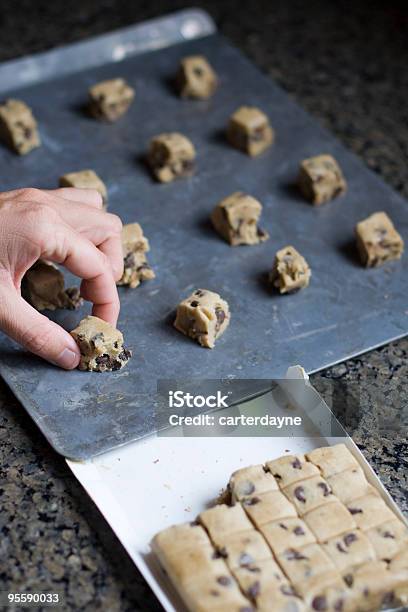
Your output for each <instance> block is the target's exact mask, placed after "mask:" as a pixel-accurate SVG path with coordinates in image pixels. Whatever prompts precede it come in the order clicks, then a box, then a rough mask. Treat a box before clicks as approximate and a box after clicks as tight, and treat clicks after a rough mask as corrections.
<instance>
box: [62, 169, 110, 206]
mask: <svg viewBox="0 0 408 612" xmlns="http://www.w3.org/2000/svg"><path fill="white" fill-rule="evenodd" d="M59 186H60V187H76V188H77V189H96V191H99V193H100V194H101V196H102V200H103V204H104V208H105V209H106V207H107V202H108V192H107V189H106V185H105V183H104V182H103V181H102V180H101V179H100V178H99V176H98V175H97V174H96V172H95V171H94V170H79V171H78V172H68V174H64V175H63V176H61V177H60V179H59Z"/></svg>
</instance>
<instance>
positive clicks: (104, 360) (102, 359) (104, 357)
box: [95, 353, 112, 365]
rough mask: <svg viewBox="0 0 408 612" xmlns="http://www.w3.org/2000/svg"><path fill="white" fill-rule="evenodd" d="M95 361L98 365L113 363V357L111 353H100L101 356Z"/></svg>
mask: <svg viewBox="0 0 408 612" xmlns="http://www.w3.org/2000/svg"><path fill="white" fill-rule="evenodd" d="M95 362H96V363H97V364H98V365H111V363H112V359H111V358H110V357H109V355H107V354H106V353H104V354H103V355H99V357H97V358H96V359H95Z"/></svg>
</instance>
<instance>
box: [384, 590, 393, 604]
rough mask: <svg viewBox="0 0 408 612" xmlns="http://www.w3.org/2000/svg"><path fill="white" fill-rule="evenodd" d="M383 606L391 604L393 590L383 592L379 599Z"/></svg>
mask: <svg viewBox="0 0 408 612" xmlns="http://www.w3.org/2000/svg"><path fill="white" fill-rule="evenodd" d="M381 603H382V605H383V606H391V605H393V603H394V592H393V591H389V592H388V593H385V595H384V597H383V598H382V601H381Z"/></svg>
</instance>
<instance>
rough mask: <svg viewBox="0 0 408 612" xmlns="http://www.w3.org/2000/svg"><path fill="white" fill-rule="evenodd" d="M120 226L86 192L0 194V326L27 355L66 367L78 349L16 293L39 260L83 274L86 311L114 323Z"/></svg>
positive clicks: (91, 193)
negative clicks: (87, 308)
mask: <svg viewBox="0 0 408 612" xmlns="http://www.w3.org/2000/svg"><path fill="white" fill-rule="evenodd" d="M121 230H122V223H121V221H120V219H119V217H117V216H116V215H112V214H110V213H106V212H103V211H102V198H101V196H100V194H99V193H98V192H97V191H95V190H93V189H71V188H64V189H56V190H53V191H43V190H39V189H31V188H29V189H18V190H15V191H9V192H4V193H0V329H1V330H3V331H4V332H5V333H6V334H7V335H9V336H10V337H11V338H13V339H14V340H16V341H17V342H18V343H19V344H21V345H22V346H24V347H25V348H27V349H28V350H29V351H31V352H32V353H35V354H36V355H39V356H40V357H43V358H44V359H47V360H48V361H50V362H51V363H54V364H56V365H58V366H60V367H62V368H65V369H67V370H70V369H73V368H75V367H76V366H77V365H78V363H79V349H78V346H77V344H76V343H75V341H74V340H73V338H72V337H71V336H70V334H69V333H68V332H66V331H65V330H64V329H62V327H60V326H59V325H57V324H56V323H53V322H52V321H50V320H49V319H48V318H47V317H45V316H44V315H42V314H40V313H39V312H37V311H36V310H35V309H34V308H32V307H31V306H30V305H29V304H28V303H27V302H26V301H25V300H23V298H22V297H21V280H22V278H23V276H24V274H25V273H26V271H27V270H28V269H29V268H30V267H31V266H32V265H33V264H34V263H35V262H36V261H37V260H38V259H40V258H42V259H46V260H49V261H52V262H54V263H57V264H61V265H63V266H65V267H66V268H67V269H68V270H70V271H71V272H72V273H73V274H75V275H76V276H79V277H80V278H82V279H83V280H82V282H81V295H82V297H83V298H84V299H85V300H89V301H91V302H93V308H92V314H93V315H95V316H97V317H100V318H101V319H104V320H105V321H108V322H109V323H111V324H112V325H115V326H116V322H117V318H118V315H119V309H120V304H119V297H118V292H117V289H116V284H115V281H117V280H119V279H120V277H121V276H122V273H123V254H122V245H121Z"/></svg>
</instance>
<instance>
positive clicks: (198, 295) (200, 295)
mask: <svg viewBox="0 0 408 612" xmlns="http://www.w3.org/2000/svg"><path fill="white" fill-rule="evenodd" d="M194 295H196V296H197V297H203V295H205V293H204V291H202V290H201V289H197V291H194Z"/></svg>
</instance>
